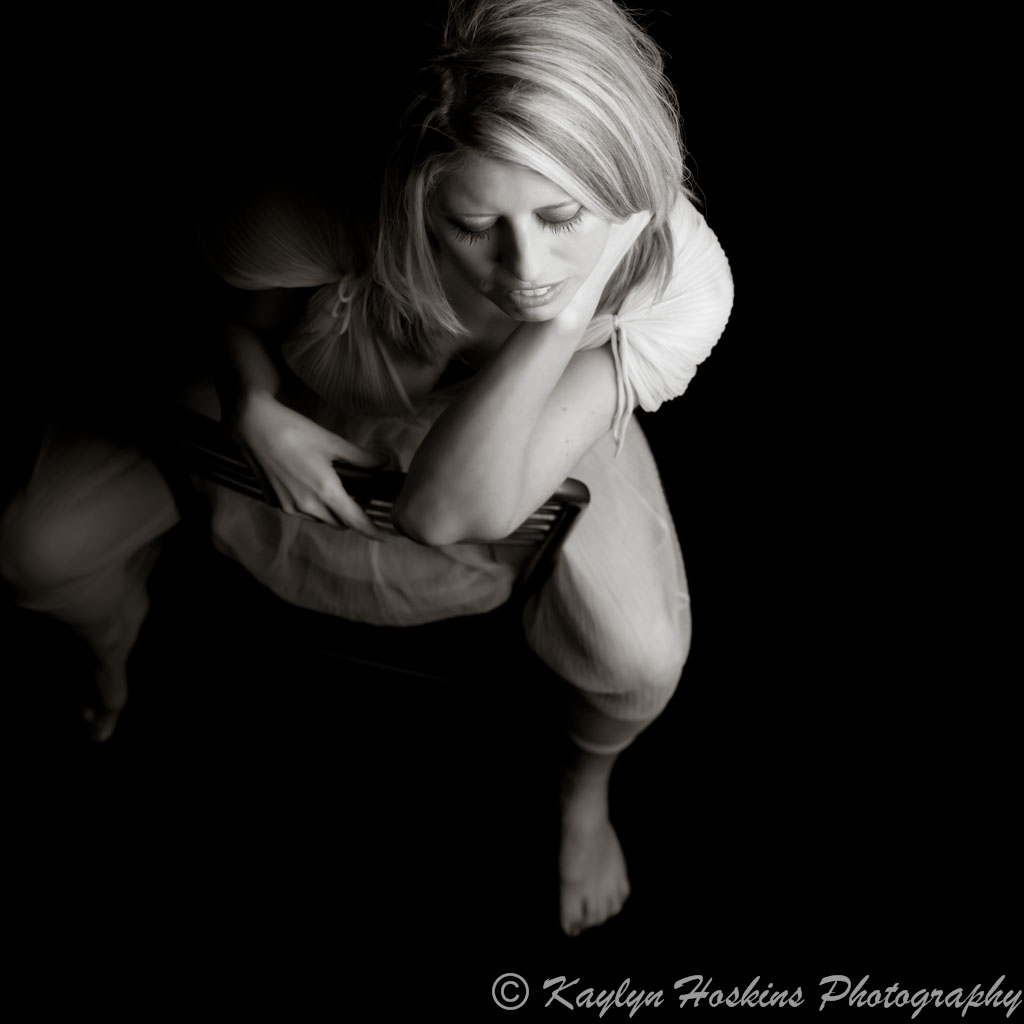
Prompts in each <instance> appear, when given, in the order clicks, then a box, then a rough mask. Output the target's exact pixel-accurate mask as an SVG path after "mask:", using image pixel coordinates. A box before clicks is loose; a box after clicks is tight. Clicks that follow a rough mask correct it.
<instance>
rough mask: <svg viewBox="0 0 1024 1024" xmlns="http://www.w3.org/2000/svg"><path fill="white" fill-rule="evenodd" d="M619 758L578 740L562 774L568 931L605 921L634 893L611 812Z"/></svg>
mask: <svg viewBox="0 0 1024 1024" xmlns="http://www.w3.org/2000/svg"><path fill="white" fill-rule="evenodd" d="M617 758H618V754H591V753H588V752H587V751H584V750H581V749H580V748H579V747H576V746H575V745H574V746H573V750H572V752H571V753H570V755H569V759H568V763H567V765H566V767H565V769H564V771H563V774H562V843H561V849H560V851H559V858H558V870H559V881H560V886H561V923H562V930H563V931H564V932H565V933H566V934H567V935H578V934H579V933H580V932H581V931H583V930H584V929H585V928H593V927H594V926H595V925H599V924H602V923H603V922H605V921H606V920H608V918H610V917H613V916H614V915H615V914H617V913H618V912H619V911H620V910H621V909H622V906H623V904H624V903H625V902H626V898H627V897H628V896H629V877H628V875H627V872H626V860H625V857H624V856H623V854H622V847H621V846H620V845H619V839H618V836H617V835H616V834H615V829H614V828H612V823H611V820H610V819H609V816H608V784H609V780H610V779H611V773H612V768H613V767H614V765H615V761H616V760H617Z"/></svg>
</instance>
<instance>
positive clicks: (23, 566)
mask: <svg viewBox="0 0 1024 1024" xmlns="http://www.w3.org/2000/svg"><path fill="white" fill-rule="evenodd" d="M75 536H76V531H75V529H74V524H73V523H64V524H62V523H60V522H59V521H57V519H56V517H52V516H45V515H41V514H39V512H38V510H33V509H32V508H31V507H30V504H29V502H28V501H27V500H26V499H25V498H24V496H18V497H16V498H15V499H14V500H13V501H12V502H11V503H10V504H9V505H8V506H7V508H6V509H5V510H4V513H3V517H2V519H0V579H2V580H3V582H4V584H5V585H6V586H7V588H8V590H9V591H11V592H13V593H14V595H15V597H16V598H29V597H32V596H33V595H35V594H38V593H40V592H43V591H46V590H49V589H52V588H53V587H54V586H59V585H60V584H61V583H62V582H64V581H65V580H67V579H72V578H74V576H75V575H76V562H77V561H78V559H76V553H75V551H74V547H75V545H74V543H73V538H74V537H75Z"/></svg>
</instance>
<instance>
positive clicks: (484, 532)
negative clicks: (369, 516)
mask: <svg viewBox="0 0 1024 1024" xmlns="http://www.w3.org/2000/svg"><path fill="white" fill-rule="evenodd" d="M392 521H393V522H394V524H395V527H396V528H397V529H398V531H399V532H400V533H402V534H404V535H405V536H406V537H408V538H409V539H410V540H414V541H415V542H416V543H417V544H423V545H425V546H426V547H432V548H439V547H444V546H445V545H447V544H461V543H463V542H467V541H468V542H475V543H478V544H493V543H496V542H497V541H499V540H503V539H504V538H505V537H507V536H508V535H509V534H510V533H512V531H513V530H514V528H515V524H514V523H513V522H511V517H501V516H496V515H493V514H488V512H487V510H483V509H468V508H461V507H459V506H458V505H457V504H456V503H454V502H451V501H448V502H445V501H439V500H431V499H429V498H427V497H425V496H423V497H419V498H417V497H416V496H409V497H406V495H405V493H404V492H403V494H402V495H400V496H399V499H398V501H396V502H395V507H394V509H393V511H392Z"/></svg>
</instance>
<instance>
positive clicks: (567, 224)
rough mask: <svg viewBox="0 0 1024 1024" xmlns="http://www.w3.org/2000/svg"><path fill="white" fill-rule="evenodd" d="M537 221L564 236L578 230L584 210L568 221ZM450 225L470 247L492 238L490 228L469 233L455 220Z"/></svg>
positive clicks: (540, 218) (460, 239) (456, 234)
mask: <svg viewBox="0 0 1024 1024" xmlns="http://www.w3.org/2000/svg"><path fill="white" fill-rule="evenodd" d="M537 219H538V220H539V221H540V222H541V224H543V225H544V226H545V227H546V228H547V229H548V230H549V231H551V232H552V233H553V234H556V235H562V234H565V232H567V231H575V230H576V228H577V227H578V226H579V223H580V221H581V220H583V209H582V208H581V209H580V210H579V212H578V213H576V214H575V215H574V216H572V217H570V218H569V219H568V220H545V219H544V218H543V217H538V218H537ZM449 223H450V224H451V226H452V232H453V233H454V235H455V237H456V238H457V239H458V240H459V241H460V242H469V244H470V245H473V244H474V243H475V242H486V241H487V239H488V238H490V237H491V229H490V228H484V230H483V231H469V230H468V229H466V228H464V227H463V226H462V225H461V224H459V223H457V222H456V221H454V220H453V221H450V222H449Z"/></svg>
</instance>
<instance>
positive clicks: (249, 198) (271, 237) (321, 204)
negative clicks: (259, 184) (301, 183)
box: [199, 188, 347, 291]
mask: <svg viewBox="0 0 1024 1024" xmlns="http://www.w3.org/2000/svg"><path fill="white" fill-rule="evenodd" d="M346 234H347V232H346V231H345V229H344V227H343V217H342V211H341V210H339V208H338V206H337V204H333V203H331V202H329V201H328V200H327V199H326V198H325V197H323V196H322V195H318V194H315V193H313V192H305V191H300V190H297V189H284V188H275V189H268V190H261V191H259V192H253V193H250V194H248V195H246V196H244V197H242V198H239V199H237V200H235V201H233V202H232V203H231V204H230V206H228V207H226V208H224V209H222V210H218V211H217V212H216V213H215V214H213V215H211V216H208V217H207V218H206V219H205V220H204V222H203V223H202V224H200V225H199V244H200V248H201V251H202V254H203V256H204V257H205V259H206V261H207V262H208V263H209V265H210V266H211V268H212V269H213V270H214V272H215V273H217V274H218V275H219V276H220V277H221V278H223V280H225V281H226V282H227V283H228V284H230V285H233V286H234V287H236V288H242V289H244V290H247V291H255V290H264V289H270V288H314V287H319V286H321V285H324V284H329V283H331V282H333V281H337V280H338V279H339V278H340V277H341V276H342V273H343V272H344V270H345V264H346V262H347V259H346V249H347V244H346V237H345V236H346Z"/></svg>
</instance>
